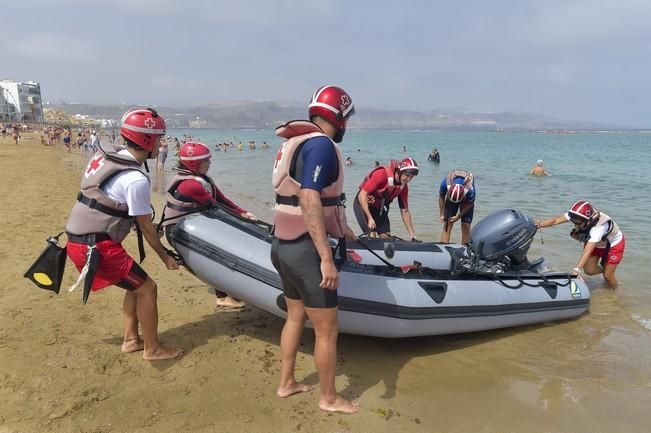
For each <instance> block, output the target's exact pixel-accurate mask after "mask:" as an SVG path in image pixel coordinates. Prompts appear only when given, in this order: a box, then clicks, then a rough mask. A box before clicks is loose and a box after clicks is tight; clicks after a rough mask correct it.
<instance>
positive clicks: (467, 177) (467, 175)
mask: <svg viewBox="0 0 651 433" xmlns="http://www.w3.org/2000/svg"><path fill="white" fill-rule="evenodd" d="M458 177H461V178H463V188H464V189H465V190H466V193H467V192H468V191H470V188H472V185H473V182H474V181H475V179H474V177H473V175H472V173H471V172H469V171H467V170H461V169H458V168H456V169H454V170H452V171H450V173H448V177H447V179H446V180H445V183H446V185H447V187H448V189H450V187H451V186H452V185H454V179H456V178H458Z"/></svg>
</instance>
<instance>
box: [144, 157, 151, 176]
mask: <svg viewBox="0 0 651 433" xmlns="http://www.w3.org/2000/svg"><path fill="white" fill-rule="evenodd" d="M149 157H150V158H151V152H149ZM143 164H144V165H145V171H146V172H147V173H149V166H148V165H147V160H145V162H144V163H143Z"/></svg>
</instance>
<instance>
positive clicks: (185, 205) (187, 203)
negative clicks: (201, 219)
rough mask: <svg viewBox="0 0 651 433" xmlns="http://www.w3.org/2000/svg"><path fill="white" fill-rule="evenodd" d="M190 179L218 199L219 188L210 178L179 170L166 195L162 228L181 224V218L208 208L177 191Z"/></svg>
mask: <svg viewBox="0 0 651 433" xmlns="http://www.w3.org/2000/svg"><path fill="white" fill-rule="evenodd" d="M189 179H192V180H196V181H197V182H199V183H200V184H201V186H202V187H203V189H205V190H206V192H208V193H209V194H210V195H211V197H213V198H216V197H217V194H216V188H217V187H216V186H215V184H214V182H213V180H212V179H211V178H209V177H208V176H201V175H197V174H194V173H192V172H190V171H187V170H179V171H178V173H177V175H176V176H174V178H173V179H172V181H171V182H170V186H169V187H168V188H167V192H166V194H165V196H166V198H167V203H166V204H165V209H164V210H163V218H162V219H161V224H160V225H161V226H162V227H165V226H168V225H172V224H176V223H177V222H179V218H181V217H182V216H185V215H188V214H190V213H193V212H198V211H200V210H203V209H206V208H207V207H208V206H207V205H206V204H201V203H197V202H196V201H194V200H192V198H190V197H187V196H184V195H182V194H180V193H179V192H178V191H177V188H178V187H179V185H180V184H181V182H183V181H184V180H189Z"/></svg>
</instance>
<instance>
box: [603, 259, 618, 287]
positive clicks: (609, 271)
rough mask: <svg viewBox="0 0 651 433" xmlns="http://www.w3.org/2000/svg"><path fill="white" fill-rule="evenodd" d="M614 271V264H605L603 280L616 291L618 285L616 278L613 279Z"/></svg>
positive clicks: (615, 268)
mask: <svg viewBox="0 0 651 433" xmlns="http://www.w3.org/2000/svg"><path fill="white" fill-rule="evenodd" d="M616 270H617V265H616V264H612V263H606V266H605V267H604V280H606V283H608V285H609V286H610V288H611V289H616V288H617V286H618V285H619V283H618V282H617V277H615V271H616Z"/></svg>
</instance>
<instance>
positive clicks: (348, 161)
mask: <svg viewBox="0 0 651 433" xmlns="http://www.w3.org/2000/svg"><path fill="white" fill-rule="evenodd" d="M346 165H349V166H350V165H353V158H351V157H350V156H347V157H346Z"/></svg>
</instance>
